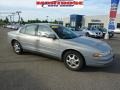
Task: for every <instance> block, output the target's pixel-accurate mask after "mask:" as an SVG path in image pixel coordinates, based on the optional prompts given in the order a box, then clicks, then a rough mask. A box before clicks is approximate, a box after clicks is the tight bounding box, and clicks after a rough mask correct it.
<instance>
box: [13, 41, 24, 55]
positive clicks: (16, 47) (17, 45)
mask: <svg viewBox="0 0 120 90" xmlns="http://www.w3.org/2000/svg"><path fill="white" fill-rule="evenodd" d="M12 46H13V50H14V52H15V53H16V54H22V53H23V49H22V46H21V45H20V43H19V42H18V41H14V42H13V45H12Z"/></svg>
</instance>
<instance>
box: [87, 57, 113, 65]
mask: <svg viewBox="0 0 120 90" xmlns="http://www.w3.org/2000/svg"><path fill="white" fill-rule="evenodd" d="M113 61H114V55H108V56H105V57H101V58H98V59H94V58H91V60H89V61H87V63H86V65H87V66H95V67H104V66H109V65H111V64H112V63H113Z"/></svg>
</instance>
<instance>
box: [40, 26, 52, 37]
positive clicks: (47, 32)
mask: <svg viewBox="0 0 120 90" xmlns="http://www.w3.org/2000/svg"><path fill="white" fill-rule="evenodd" d="M51 33H52V31H51V29H50V28H49V27H48V26H44V25H40V26H39V28H38V35H39V36H41V37H46V36H47V35H50V34H51Z"/></svg>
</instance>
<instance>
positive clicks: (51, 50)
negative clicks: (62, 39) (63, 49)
mask: <svg viewBox="0 0 120 90" xmlns="http://www.w3.org/2000/svg"><path fill="white" fill-rule="evenodd" d="M50 34H54V32H53V31H52V29H51V28H50V27H49V26H44V25H40V26H39V27H38V36H39V38H40V39H39V47H38V48H39V50H40V51H41V52H42V53H45V54H49V55H52V56H58V53H59V39H53V38H49V37H47V36H49V35H50Z"/></svg>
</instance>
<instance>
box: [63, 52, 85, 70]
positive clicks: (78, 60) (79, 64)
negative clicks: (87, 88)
mask: <svg viewBox="0 0 120 90" xmlns="http://www.w3.org/2000/svg"><path fill="white" fill-rule="evenodd" d="M63 60H64V64H65V66H66V67H67V68H68V69H70V70H73V71H79V70H80V69H82V68H83V66H84V59H83V58H82V56H81V55H80V53H78V52H76V51H68V52H66V53H65V55H64V56H63Z"/></svg>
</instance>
